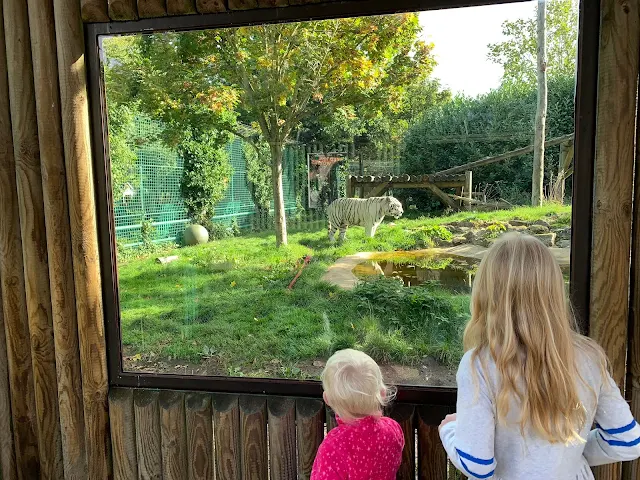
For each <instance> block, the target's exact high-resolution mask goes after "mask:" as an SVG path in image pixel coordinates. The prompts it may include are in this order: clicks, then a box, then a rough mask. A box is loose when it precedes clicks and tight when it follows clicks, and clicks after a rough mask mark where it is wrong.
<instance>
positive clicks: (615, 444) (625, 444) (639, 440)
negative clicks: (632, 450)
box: [598, 432, 640, 447]
mask: <svg viewBox="0 0 640 480" xmlns="http://www.w3.org/2000/svg"><path fill="white" fill-rule="evenodd" d="M598 433H599V435H600V438H601V439H602V440H604V441H605V442H607V443H608V444H609V445H611V446H612V447H635V446H636V445H638V444H640V437H638V438H636V439H635V440H632V441H630V442H623V441H621V440H607V439H606V438H604V437H603V436H602V433H600V432H598Z"/></svg>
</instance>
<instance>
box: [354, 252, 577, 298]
mask: <svg viewBox="0 0 640 480" xmlns="http://www.w3.org/2000/svg"><path fill="white" fill-rule="evenodd" d="M479 263H480V261H479V260H478V259H475V258H466V257H460V256H456V255H447V254H437V253H433V254H421V255H411V254H409V253H407V252H392V253H385V254H379V255H376V256H374V257H372V258H370V259H368V260H366V261H363V262H361V263H359V264H358V265H356V267H355V268H354V269H353V273H354V275H355V276H356V277H358V278H359V279H361V280H366V279H367V278H371V277H376V276H380V275H384V276H385V277H390V278H399V279H401V280H402V282H403V283H404V286H405V287H415V286H417V285H422V284H424V283H436V284H438V285H440V286H441V287H442V288H444V289H445V290H447V291H449V292H451V293H454V294H463V295H464V294H469V293H471V286H472V284H473V277H474V275H475V273H476V270H477V268H478V265H479ZM561 269H562V273H563V275H564V278H565V281H566V282H568V281H569V267H568V266H566V267H565V266H563V267H561Z"/></svg>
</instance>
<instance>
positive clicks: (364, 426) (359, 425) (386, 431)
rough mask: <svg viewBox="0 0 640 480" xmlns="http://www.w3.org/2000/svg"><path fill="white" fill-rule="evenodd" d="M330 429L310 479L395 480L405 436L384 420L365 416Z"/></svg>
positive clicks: (391, 422) (388, 420) (387, 419)
mask: <svg viewBox="0 0 640 480" xmlns="http://www.w3.org/2000/svg"><path fill="white" fill-rule="evenodd" d="M336 419H337V420H338V426H337V427H336V428H334V429H333V430H331V431H330V432H329V433H328V434H327V436H326V438H325V439H324V441H323V442H322V444H321V445H320V448H319V449H318V454H317V455H316V460H315V462H314V463H313V471H312V472H311V480H395V478H396V473H397V472H398V469H399V468H400V464H401V463H402V449H403V448H404V435H403V433H402V429H401V428H400V425H398V423H397V422H396V421H395V420H392V419H390V418H387V417H373V416H372V417H366V418H363V419H361V420H358V421H356V422H355V423H351V424H348V423H344V422H343V421H342V420H340V419H339V418H336Z"/></svg>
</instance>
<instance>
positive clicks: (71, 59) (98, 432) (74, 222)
mask: <svg viewBox="0 0 640 480" xmlns="http://www.w3.org/2000/svg"><path fill="white" fill-rule="evenodd" d="M53 2H54V16H55V25H56V45H57V54H58V76H59V81H60V106H61V113H62V132H63V139H64V157H65V170H66V180H67V194H68V197H69V219H70V222H71V244H72V258H73V277H74V281H75V301H76V311H77V318H78V338H79V342H80V364H81V366H82V396H83V404H84V422H85V438H86V449H87V465H88V476H87V478H92V479H93V478H108V477H109V475H110V471H111V462H110V445H109V438H110V435H109V431H108V429H109V419H108V415H107V392H108V376H107V355H106V343H105V335H104V314H103V310H102V285H101V276H100V257H99V255H98V231H97V221H96V205H95V199H94V182H93V169H92V157H91V143H90V133H89V132H90V130H89V106H88V102H87V89H86V78H87V77H86V73H87V72H86V70H85V65H84V54H85V48H84V31H83V27H82V21H81V18H80V11H79V10H78V3H77V0H53ZM98 3H100V2H98ZM104 7H105V12H106V2H105V3H104Z"/></svg>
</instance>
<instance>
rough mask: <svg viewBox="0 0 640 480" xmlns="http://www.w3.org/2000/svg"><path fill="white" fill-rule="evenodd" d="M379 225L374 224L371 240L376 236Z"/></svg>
mask: <svg viewBox="0 0 640 480" xmlns="http://www.w3.org/2000/svg"><path fill="white" fill-rule="evenodd" d="M378 226H379V224H377V223H374V224H373V226H372V227H371V238H373V237H375V236H376V230H377V229H378Z"/></svg>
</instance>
